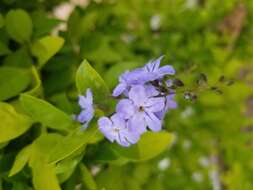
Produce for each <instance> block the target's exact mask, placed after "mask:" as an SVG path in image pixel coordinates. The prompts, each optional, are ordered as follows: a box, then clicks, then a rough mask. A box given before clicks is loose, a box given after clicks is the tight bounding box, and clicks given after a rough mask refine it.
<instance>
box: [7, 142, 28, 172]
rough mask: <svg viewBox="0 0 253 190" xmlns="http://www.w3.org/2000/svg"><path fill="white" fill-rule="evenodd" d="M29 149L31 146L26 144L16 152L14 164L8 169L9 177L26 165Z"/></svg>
mask: <svg viewBox="0 0 253 190" xmlns="http://www.w3.org/2000/svg"><path fill="white" fill-rule="evenodd" d="M31 151H32V147H31V146H26V147H25V148H23V149H22V150H21V151H20V152H19V153H18V155H17V156H16V158H15V161H14V164H13V166H12V168H11V170H10V173H9V177H11V176H13V175H15V174H16V173H18V172H20V171H21V170H22V169H23V168H24V166H25V165H26V163H27V162H28V160H29V158H30V156H31Z"/></svg>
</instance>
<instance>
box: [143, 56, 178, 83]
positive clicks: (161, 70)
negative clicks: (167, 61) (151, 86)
mask: <svg viewBox="0 0 253 190" xmlns="http://www.w3.org/2000/svg"><path fill="white" fill-rule="evenodd" d="M163 57H164V56H160V57H159V58H158V59H155V60H152V61H150V62H149V63H147V64H146V65H145V66H144V70H145V71H146V72H147V73H152V78H150V81H152V80H157V79H161V78H163V77H164V76H165V75H174V74H175V73H176V72H175V70H174V68H173V67H172V66H171V65H165V66H163V67H160V63H161V60H162V59H163Z"/></svg>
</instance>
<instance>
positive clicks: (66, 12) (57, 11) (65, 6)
mask: <svg viewBox="0 0 253 190" xmlns="http://www.w3.org/2000/svg"><path fill="white" fill-rule="evenodd" d="M74 8H75V5H74V4H71V3H62V4H60V5H58V6H57V7H55V8H54V10H53V15H54V17H56V18H58V19H61V20H68V18H69V16H70V14H71V12H72V11H73V9H74Z"/></svg>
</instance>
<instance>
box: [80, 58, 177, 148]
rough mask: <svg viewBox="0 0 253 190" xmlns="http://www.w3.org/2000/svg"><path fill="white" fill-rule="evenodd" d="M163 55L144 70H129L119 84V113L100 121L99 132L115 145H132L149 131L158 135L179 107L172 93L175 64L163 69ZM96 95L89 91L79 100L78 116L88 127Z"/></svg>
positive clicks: (116, 89)
mask: <svg viewBox="0 0 253 190" xmlns="http://www.w3.org/2000/svg"><path fill="white" fill-rule="evenodd" d="M162 58H163V57H162V56H161V57H159V58H158V59H156V60H152V61H150V62H149V63H147V64H146V65H145V66H144V67H143V68H137V69H135V70H132V71H126V72H125V73H123V74H122V75H121V76H120V77H119V84H118V85H117V86H116V88H115V89H114V91H113V96H114V97H119V96H120V97H122V99H120V100H119V102H118V104H117V106H116V112H115V113H114V114H113V115H112V116H111V117H110V118H109V117H101V118H100V119H99V120H98V126H99V130H100V131H101V132H102V133H103V134H104V136H105V137H106V138H107V139H108V140H109V141H111V142H114V141H116V142H117V143H118V144H120V145H121V146H125V147H127V146H130V145H131V144H135V143H137V142H138V140H139V139H140V136H141V135H142V134H143V133H145V132H146V131H147V130H148V129H149V130H151V131H154V132H157V131H160V130H161V129H162V122H163V118H164V116H165V114H166V112H168V110H170V109H174V108H176V107H177V103H176V102H175V101H174V93H173V92H170V93H168V90H167V91H166V90H164V85H165V89H168V88H166V87H171V85H172V82H171V80H170V79H168V80H166V79H165V78H166V76H168V75H174V74H175V70H174V68H173V67H172V66H171V65H166V66H163V67H160V62H161V60H162ZM92 103H93V102H92V94H91V91H90V90H87V93H86V97H85V96H80V97H79V104H80V106H81V108H82V109H83V111H82V112H81V113H80V114H79V116H78V117H77V118H78V120H79V121H80V122H81V123H84V127H85V128H86V127H87V126H88V123H89V122H90V120H91V119H92V117H93V114H94V110H93V107H92Z"/></svg>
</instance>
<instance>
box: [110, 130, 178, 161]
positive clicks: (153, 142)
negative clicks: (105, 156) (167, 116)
mask: <svg viewBox="0 0 253 190" xmlns="http://www.w3.org/2000/svg"><path fill="white" fill-rule="evenodd" d="M173 140H174V135H173V134H171V133H168V132H157V133H154V132H149V131H148V132H146V133H144V134H143V135H142V137H141V139H140V141H139V142H138V143H137V144H135V145H132V146H130V147H128V148H125V147H121V146H119V145H117V144H112V150H113V151H114V152H115V153H116V154H117V155H119V156H122V157H125V158H127V159H129V160H131V161H145V160H149V159H151V158H154V157H156V156H157V155H159V154H160V153H162V152H163V151H164V150H166V148H168V147H169V146H170V145H171V143H172V142H173Z"/></svg>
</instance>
